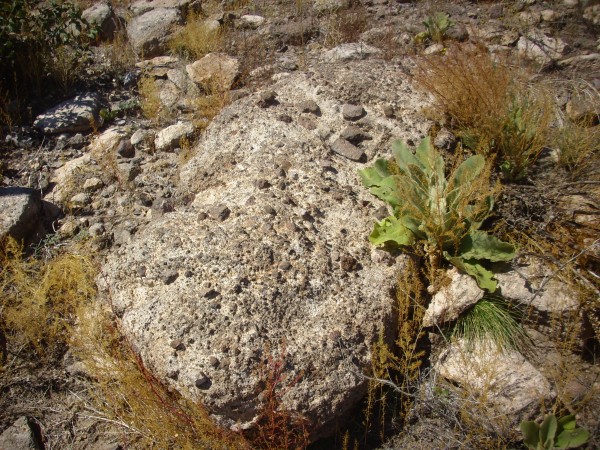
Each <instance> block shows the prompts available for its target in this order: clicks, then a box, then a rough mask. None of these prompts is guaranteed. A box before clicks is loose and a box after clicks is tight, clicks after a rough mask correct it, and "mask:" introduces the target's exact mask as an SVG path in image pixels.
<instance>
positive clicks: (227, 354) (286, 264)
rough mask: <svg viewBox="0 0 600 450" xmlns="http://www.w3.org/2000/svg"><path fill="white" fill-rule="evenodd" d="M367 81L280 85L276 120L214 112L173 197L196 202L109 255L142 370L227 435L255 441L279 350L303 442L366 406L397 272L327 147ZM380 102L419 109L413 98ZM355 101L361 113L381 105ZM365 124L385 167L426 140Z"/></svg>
mask: <svg viewBox="0 0 600 450" xmlns="http://www.w3.org/2000/svg"><path fill="white" fill-rule="evenodd" d="M379 64H380V66H379V69H380V70H382V71H384V72H389V73H390V74H391V73H393V72H394V71H395V68H394V67H393V66H392V65H389V64H386V63H383V62H380V63H379ZM371 67H372V63H371V64H365V63H358V64H356V65H355V67H352V68H351V69H350V72H345V70H344V68H333V67H324V68H322V69H321V70H316V73H313V74H312V75H307V74H300V73H298V74H293V75H286V76H284V77H282V79H281V81H280V82H278V83H276V84H275V85H273V86H272V90H273V91H274V92H276V93H277V99H278V104H277V105H274V106H271V107H269V108H262V107H261V106H260V105H259V103H260V95H259V94H255V95H252V96H249V97H247V98H244V99H241V100H239V101H237V102H235V103H234V104H232V105H231V106H229V107H228V108H226V109H225V110H223V111H222V113H221V114H220V115H219V116H218V117H217V118H215V120H214V121H213V123H212V124H211V125H210V127H209V128H208V129H207V132H206V134H205V136H204V138H203V140H202V141H201V142H200V144H199V146H198V147H197V148H196V155H195V156H194V157H193V158H192V159H191V161H190V162H189V163H188V164H187V165H186V166H185V167H183V169H182V170H181V173H180V185H179V195H182V196H186V197H188V198H195V199H194V200H193V201H192V202H191V203H190V204H189V205H187V206H186V207H182V208H179V209H178V210H176V211H174V212H170V213H166V214H164V216H163V217H162V218H160V219H158V220H156V221H153V222H151V223H150V224H149V225H148V226H147V227H146V228H144V229H142V230H140V231H138V233H137V234H136V235H135V236H133V237H132V239H131V240H129V241H128V242H126V243H124V245H122V246H121V247H120V248H118V249H114V251H113V252H112V254H111V255H110V256H109V258H108V262H107V264H106V265H105V266H104V268H103V271H102V275H101V276H100V277H99V278H98V282H99V285H100V287H101V289H102V291H103V292H104V294H105V295H106V296H107V298H108V299H109V300H110V302H111V304H112V307H113V309H114V311H115V312H116V313H117V315H118V316H119V317H120V319H121V322H122V329H123V331H124V332H125V333H126V335H127V336H128V338H129V339H130V340H131V342H132V344H133V345H134V347H135V348H136V349H137V350H138V351H139V354H140V356H141V357H142V359H143V361H144V363H145V364H146V365H147V367H148V368H150V369H151V370H152V371H153V373H154V374H156V375H157V376H158V377H159V379H161V380H162V381H164V382H165V383H167V384H168V385H169V386H171V387H172V388H174V389H177V390H178V391H179V392H181V393H182V394H183V395H186V396H188V397H190V398H192V399H199V400H202V402H203V403H204V404H205V405H206V406H207V407H208V408H209V410H210V411H211V412H212V414H213V415H214V416H215V417H216V418H218V419H219V421H220V422H221V423H223V424H226V425H229V426H234V425H235V426H236V427H242V428H246V427H250V426H252V423H253V421H254V420H255V419H256V417H257V414H258V409H259V407H260V398H261V397H260V389H257V386H258V384H259V381H260V380H259V375H258V373H259V369H260V368H261V367H262V365H263V364H264V361H265V360H266V359H267V358H268V357H269V356H270V355H279V354H280V353H281V352H282V351H283V349H285V352H284V354H285V360H286V362H287V367H288V368H289V376H290V379H295V377H298V381H297V382H296V383H294V384H291V385H290V386H286V387H285V394H284V396H283V407H284V408H288V409H290V410H293V411H296V412H298V413H300V414H303V415H304V416H305V417H307V418H308V419H309V421H310V426H309V432H310V434H311V436H312V437H313V438H315V437H318V436H321V435H327V434H331V432H332V431H333V428H332V427H328V424H331V423H333V422H334V421H335V420H336V418H339V417H342V416H343V415H344V414H346V413H347V412H348V411H349V410H350V408H352V407H353V406H354V405H355V404H356V402H358V401H359V400H360V398H361V397H362V395H363V394H364V393H365V390H366V381H365V380H364V379H363V377H362V376H361V375H360V374H361V373H363V372H364V370H365V368H366V367H367V366H368V365H369V364H370V348H371V344H372V342H373V341H374V340H375V339H376V337H377V334H378V333H379V331H380V330H383V331H384V332H386V334H387V335H388V336H391V333H393V331H392V330H393V299H392V297H391V296H390V291H391V289H392V288H393V286H394V280H395V276H394V274H395V273H396V271H397V270H398V269H399V267H401V264H400V266H398V265H395V264H394V259H393V258H391V257H390V256H389V255H388V254H387V253H385V252H383V251H381V250H376V249H374V248H373V247H372V246H371V245H370V244H369V242H368V240H367V238H366V237H367V236H368V234H369V232H370V230H371V228H372V223H373V217H374V212H375V209H376V208H375V206H377V207H379V206H381V205H380V204H377V205H374V204H373V202H377V200H376V199H374V198H373V197H372V196H370V194H369V193H368V191H366V190H365V189H363V188H362V187H361V185H360V180H359V177H358V174H357V170H358V169H360V168H362V167H364V164H361V163H357V162H355V161H352V160H349V159H347V158H345V157H342V156H339V155H337V154H335V153H333V152H332V151H331V150H330V142H329V141H334V140H335V139H336V135H337V134H339V132H341V131H342V130H343V129H344V128H345V127H346V122H345V121H344V120H343V118H342V117H341V114H340V110H341V107H342V106H343V105H344V103H345V102H346V101H348V100H349V99H348V98H347V96H346V94H345V87H344V88H340V87H342V86H346V87H347V84H348V83H350V84H351V83H352V82H354V83H357V82H366V81H358V80H363V78H362V77H356V76H355V75H356V74H357V73H367V72H368V71H369V70H370V68H371ZM349 74H352V75H353V76H354V78H353V80H354V81H352V80H350V79H346V78H345V77H347V76H348V75H349ZM336 79H337V80H340V83H330V84H327V86H325V80H336ZM390 79H393V77H389V78H388V77H381V78H380V80H390ZM342 80H343V81H345V82H346V83H344V82H342ZM376 87H377V89H374V90H373V92H378V93H379V96H381V97H385V98H388V99H389V98H395V99H397V100H398V102H401V103H403V104H404V105H405V107H407V108H408V107H409V105H410V107H411V108H414V110H416V109H417V108H418V105H419V100H418V99H419V96H418V95H417V94H416V93H414V92H413V91H412V90H411V89H410V88H408V87H407V85H402V86H400V85H399V84H394V83H389V82H388V81H381V82H379V83H378V85H377V86H376ZM308 100H313V101H314V102H315V103H316V104H318V105H319V108H320V110H321V112H322V116H321V117H320V118H319V123H318V126H317V129H314V130H309V129H307V128H305V127H303V126H301V125H300V124H298V123H297V122H298V119H299V118H300V117H302V115H303V114H307V113H302V112H301V110H299V109H298V108H297V106H296V105H298V104H299V103H301V102H303V101H308ZM361 100H362V102H363V104H365V107H367V108H369V109H371V110H375V109H377V108H378V107H379V104H380V103H381V102H382V99H381V98H379V97H378V96H375V95H369V96H364V97H363V98H362V99H361ZM308 114H310V113H308ZM282 115H285V116H286V117H288V118H289V120H285V121H283V120H281V116H282ZM311 116H313V117H314V115H312V114H311ZM371 120H372V122H370V125H369V128H370V131H369V132H370V134H371V135H372V136H373V140H372V141H369V143H368V145H366V146H365V147H364V150H363V151H364V152H365V154H369V155H370V158H371V159H372V158H373V157H375V156H376V155H377V154H379V153H380V152H381V153H387V152H388V147H389V138H390V136H391V135H394V136H398V135H402V134H404V133H406V132H407V131H408V130H409V129H412V128H413V127H415V126H416V127H420V126H422V124H421V123H415V122H413V121H412V120H411V119H410V115H409V114H407V116H406V118H405V121H404V122H402V123H399V122H396V121H393V120H389V119H388V118H385V116H383V114H381V115H378V116H375V115H374V114H373V117H372V118H371ZM363 125H364V124H363ZM365 126H366V125H365ZM173 343H176V344H177V345H174V344H173Z"/></svg>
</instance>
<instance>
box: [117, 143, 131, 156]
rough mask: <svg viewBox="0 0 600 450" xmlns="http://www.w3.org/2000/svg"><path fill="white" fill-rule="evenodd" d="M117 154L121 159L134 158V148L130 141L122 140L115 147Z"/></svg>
mask: <svg viewBox="0 0 600 450" xmlns="http://www.w3.org/2000/svg"><path fill="white" fill-rule="evenodd" d="M117 154H118V155H120V156H122V157H123V158H133V157H134V156H135V148H134V147H133V144H132V143H131V140H130V139H122V140H121V142H119V146H118V147H117Z"/></svg>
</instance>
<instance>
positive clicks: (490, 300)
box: [451, 295, 531, 351]
mask: <svg viewBox="0 0 600 450" xmlns="http://www.w3.org/2000/svg"><path fill="white" fill-rule="evenodd" d="M518 317H519V314H518V312H517V311H516V310H514V309H511V307H510V306H509V305H508V304H507V302H506V301H505V300H503V299H502V298H499V297H495V296H489V295H488V296H486V297H484V298H483V299H481V300H480V301H479V302H477V303H476V304H475V305H474V306H473V307H472V308H471V309H470V310H468V311H467V312H466V313H464V314H463V315H461V316H460V317H459V318H458V320H457V321H456V323H455V325H454V327H453V328H452V331H451V338H452V339H464V340H465V342H466V344H467V349H469V350H472V349H473V348H475V347H476V346H477V345H478V344H491V345H494V346H495V347H496V348H497V349H498V350H500V351H510V350H520V351H526V350H528V348H529V347H530V345H531V338H530V337H529V336H528V335H527V332H526V331H525V330H524V329H523V327H522V326H521V325H520V323H519V322H518Z"/></svg>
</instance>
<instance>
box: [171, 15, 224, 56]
mask: <svg viewBox="0 0 600 450" xmlns="http://www.w3.org/2000/svg"><path fill="white" fill-rule="evenodd" d="M169 47H170V48H171V51H172V52H173V53H175V54H176V55H180V56H183V57H185V58H188V59H190V60H193V61H195V60H198V59H200V58H202V57H203V56H205V55H207V54H208V53H212V52H215V51H217V50H219V49H221V48H222V47H223V31H222V30H221V27H218V28H212V27H211V26H210V25H208V24H207V23H206V22H205V20H204V17H203V16H201V15H199V14H196V13H191V14H189V15H188V17H187V21H186V24H185V26H184V27H183V28H182V29H181V30H180V31H179V32H178V33H177V34H176V35H175V36H174V37H173V38H172V39H171V41H170V42H169Z"/></svg>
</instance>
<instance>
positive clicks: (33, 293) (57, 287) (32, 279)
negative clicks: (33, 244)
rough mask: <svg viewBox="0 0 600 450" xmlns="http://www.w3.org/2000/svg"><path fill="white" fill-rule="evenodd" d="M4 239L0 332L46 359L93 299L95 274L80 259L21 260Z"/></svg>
mask: <svg viewBox="0 0 600 450" xmlns="http://www.w3.org/2000/svg"><path fill="white" fill-rule="evenodd" d="M22 250H23V249H22V246H21V245H19V244H18V243H16V242H15V241H14V240H12V239H7V240H6V241H5V242H3V243H2V246H1V248H0V265H1V272H0V292H2V302H1V309H0V327H1V328H2V329H3V330H4V334H5V335H6V336H7V339H9V340H10V339H15V340H18V341H19V342H21V344H22V345H26V346H28V347H31V348H32V349H33V350H34V351H35V352H36V353H38V354H39V355H40V356H45V355H51V354H52V353H53V352H54V351H55V350H57V349H58V348H60V347H62V346H64V345H65V344H66V343H67V342H68V340H69V334H70V331H71V327H72V325H73V323H74V322H75V320H76V312H77V311H78V310H79V309H80V308H81V307H83V306H84V305H88V304H89V303H90V301H91V300H92V299H93V298H94V296H95V294H96V291H95V282H94V276H95V273H96V268H95V266H94V265H93V263H92V262H91V260H90V259H89V258H88V257H86V256H82V255H79V254H63V255H59V256H56V257H54V258H52V259H50V260H48V261H39V260H35V259H33V258H25V257H24V256H23V254H22Z"/></svg>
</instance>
